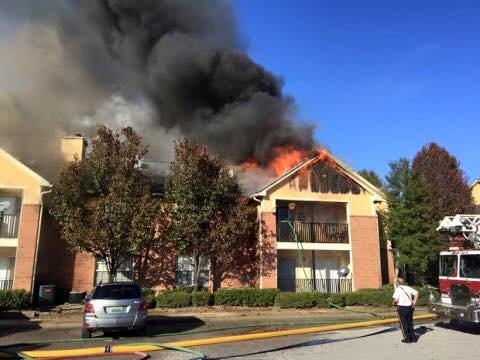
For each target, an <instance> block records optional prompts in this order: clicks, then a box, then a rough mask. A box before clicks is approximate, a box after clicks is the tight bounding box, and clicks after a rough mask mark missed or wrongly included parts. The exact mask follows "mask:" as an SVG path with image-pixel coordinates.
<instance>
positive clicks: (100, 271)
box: [95, 257, 133, 285]
mask: <svg viewBox="0 0 480 360" xmlns="http://www.w3.org/2000/svg"><path fill="white" fill-rule="evenodd" d="M114 281H133V258H132V257H129V258H128V259H126V260H125V261H124V262H123V263H122V265H120V267H119V268H118V270H117V273H116V274H115V278H114ZM101 282H102V283H107V282H108V270H107V265H106V264H105V262H104V261H102V260H97V262H96V265H95V285H98V284H100V283H101Z"/></svg>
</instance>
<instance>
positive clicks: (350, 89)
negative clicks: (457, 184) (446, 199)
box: [232, 0, 480, 181]
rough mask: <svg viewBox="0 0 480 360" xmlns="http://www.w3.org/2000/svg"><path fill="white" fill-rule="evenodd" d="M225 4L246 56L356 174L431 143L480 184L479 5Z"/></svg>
mask: <svg viewBox="0 0 480 360" xmlns="http://www.w3.org/2000/svg"><path fill="white" fill-rule="evenodd" d="M232 4H233V6H234V8H235V13H236V16H237V18H238V21H239V27H240V29H239V30H240V32H241V33H242V34H243V36H244V39H243V42H244V44H245V46H246V48H247V52H248V53H249V55H251V56H252V57H253V59H254V60H255V61H257V62H259V63H260V64H262V65H263V66H264V67H266V68H268V69H269V70H270V71H272V72H273V73H274V74H276V75H279V76H281V77H282V78H283V80H284V82H285V86H284V89H285V92H286V93H287V94H289V95H291V96H294V97H295V99H296V101H297V104H298V117H299V118H300V119H302V120H303V121H310V122H313V123H315V124H316V126H317V130H316V133H315V136H316V140H317V141H318V142H319V143H320V144H323V145H325V146H326V147H327V148H328V149H329V150H330V151H332V153H333V154H335V155H337V156H338V157H339V158H341V159H342V160H344V161H345V162H347V163H348V164H349V165H350V166H352V167H353V168H354V169H356V170H359V169H363V168H367V169H373V170H375V171H376V172H378V173H379V174H380V175H382V176H384V175H386V174H387V173H388V170H389V167H388V162H389V161H392V160H396V159H398V158H400V157H407V158H412V157H413V156H414V155H415V153H416V152H417V151H418V150H420V148H421V147H422V146H423V145H425V144H427V143H429V142H432V141H434V142H437V143H438V144H440V145H441V146H444V147H445V148H446V149H447V150H448V151H449V152H450V153H451V154H453V155H455V156H456V157H457V158H458V160H459V161H460V163H461V166H462V168H463V170H464V171H465V173H466V175H467V177H468V179H469V181H472V180H474V179H476V178H480V161H479V156H478V154H479V153H480V151H479V143H480V41H479V39H480V1H461V0H459V1H441V0H435V1H427V0H422V1H408V0H402V1H399V0H397V1H393V0H392V1H384V0H382V1H367V0H361V1H360V0H352V1H346V0H335V1H333V0H329V1H323V0H297V1H294V0H291V1H287V0H258V1H254V0H233V1H232Z"/></svg>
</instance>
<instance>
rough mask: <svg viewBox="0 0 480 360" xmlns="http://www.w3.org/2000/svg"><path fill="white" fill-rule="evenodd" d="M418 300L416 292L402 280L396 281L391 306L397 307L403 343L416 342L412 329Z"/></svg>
mask: <svg viewBox="0 0 480 360" xmlns="http://www.w3.org/2000/svg"><path fill="white" fill-rule="evenodd" d="M417 299H418V291H417V290H415V289H414V288H411V287H410V286H408V285H407V284H406V282H405V279H404V278H401V277H399V278H398V279H397V288H396V289H395V292H394V293H393V304H394V305H397V310H398V317H399V318H400V328H401V329H402V334H403V340H402V342H404V343H412V342H417V337H416V336H415V330H414V329H413V311H414V310H415V304H416V303H417Z"/></svg>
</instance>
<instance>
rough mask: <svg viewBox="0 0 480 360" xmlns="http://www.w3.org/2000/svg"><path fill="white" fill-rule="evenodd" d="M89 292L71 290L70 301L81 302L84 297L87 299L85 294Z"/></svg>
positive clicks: (71, 302)
mask: <svg viewBox="0 0 480 360" xmlns="http://www.w3.org/2000/svg"><path fill="white" fill-rule="evenodd" d="M86 294H87V293H86V292H85V291H84V292H77V291H71V292H70V294H69V296H68V302H69V303H70V304H80V303H81V302H82V300H83V299H85V295H86Z"/></svg>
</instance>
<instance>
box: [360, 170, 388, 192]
mask: <svg viewBox="0 0 480 360" xmlns="http://www.w3.org/2000/svg"><path fill="white" fill-rule="evenodd" d="M358 174H359V175H360V176H361V177H363V178H364V179H365V180H367V181H368V182H370V183H371V184H372V185H374V186H376V187H377V188H379V189H383V187H384V185H385V184H384V182H383V180H382V178H381V177H380V176H379V175H378V174H377V173H376V172H375V171H373V170H367V169H362V170H360V171H358Z"/></svg>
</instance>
